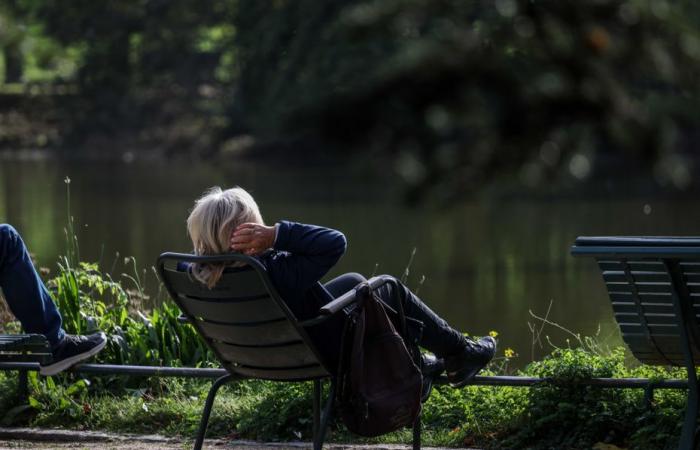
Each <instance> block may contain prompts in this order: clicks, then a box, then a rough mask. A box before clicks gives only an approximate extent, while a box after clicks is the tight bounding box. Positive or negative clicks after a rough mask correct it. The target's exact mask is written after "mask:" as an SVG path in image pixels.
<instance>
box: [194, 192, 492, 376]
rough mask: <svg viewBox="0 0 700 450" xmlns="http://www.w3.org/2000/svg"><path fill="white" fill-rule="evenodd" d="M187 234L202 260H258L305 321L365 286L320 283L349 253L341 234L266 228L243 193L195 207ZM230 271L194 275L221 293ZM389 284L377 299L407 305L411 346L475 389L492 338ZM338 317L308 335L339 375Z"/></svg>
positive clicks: (217, 267) (217, 268) (201, 270)
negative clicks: (236, 256)
mask: <svg viewBox="0 0 700 450" xmlns="http://www.w3.org/2000/svg"><path fill="white" fill-rule="evenodd" d="M187 230H188V233H189V236H190V238H191V239H192V244H193V246H194V252H195V253H196V254H198V255H210V254H222V253H228V252H230V251H236V252H241V253H245V254H247V255H250V256H254V257H255V258H257V259H258V260H259V261H260V262H261V263H262V264H263V265H264V266H265V268H266V269H267V272H268V275H269V277H270V280H271V281H272V284H273V285H274V286H275V288H276V289H277V291H278V292H279V294H280V296H281V297H282V299H283V300H284V301H285V303H286V304H287V306H289V308H290V310H291V311H292V312H293V313H294V315H295V316H296V317H297V319H299V320H305V319H310V318H312V317H315V316H316V315H317V314H318V310H319V309H320V308H321V306H323V305H325V304H327V303H329V302H331V301H332V300H333V299H335V298H337V297H339V296H341V295H343V294H344V293H346V292H348V291H350V290H351V289H353V288H354V287H356V286H357V285H358V284H360V283H362V282H364V281H366V280H365V278H364V277H363V276H362V275H360V274H358V273H346V274H344V275H341V276H339V277H337V278H335V279H333V280H331V281H329V282H327V283H325V284H322V283H320V282H319V280H321V278H322V277H323V276H324V275H325V274H326V273H327V272H328V271H329V270H330V269H331V268H332V267H333V266H334V265H335V264H336V263H337V262H338V260H339V259H340V257H341V256H342V255H343V254H344V253H345V249H346V240H345V236H344V235H343V234H342V233H341V232H340V231H337V230H333V229H330V228H325V227H320V226H316V225H307V224H302V223H298V222H292V221H286V220H282V221H280V222H277V223H276V224H275V225H272V226H267V225H265V223H264V221H263V219H262V215H261V214H260V211H259V208H258V205H257V204H256V202H255V200H254V199H253V197H252V196H251V195H250V194H249V193H248V192H246V191H245V190H244V189H241V188H233V189H227V190H225V191H224V190H221V188H218V187H215V188H212V189H210V190H209V191H208V192H207V193H206V194H205V195H204V196H203V197H201V198H200V199H198V200H196V202H195V205H194V208H193V210H192V212H191V213H190V215H189V217H188V219H187ZM224 269H225V267H224V266H223V265H221V264H196V265H194V266H191V267H190V270H191V271H192V274H193V275H194V276H195V278H197V279H198V280H200V281H201V282H202V283H204V284H206V285H207V286H209V287H210V288H211V287H213V286H214V285H216V282H217V281H218V280H219V278H220V277H221V274H222V272H223V271H224ZM392 279H393V280H394V281H395V282H396V283H390V284H385V285H383V286H382V287H381V288H379V289H378V290H377V291H376V293H377V295H378V296H379V298H380V299H381V300H382V301H383V302H384V303H385V304H387V305H388V306H390V307H392V308H393V309H394V310H396V309H397V307H398V306H399V303H398V302H402V303H401V304H402V305H403V309H404V312H405V314H406V317H407V318H409V319H415V320H414V321H411V322H412V323H414V324H416V323H419V322H420V323H422V327H409V330H408V333H409V339H412V340H414V341H416V342H417V343H418V344H419V345H420V346H421V347H423V348H425V349H427V350H429V351H430V352H432V353H434V354H435V355H436V356H437V357H438V358H443V359H444V361H445V370H446V372H447V377H448V379H449V381H450V383H451V384H452V385H453V386H455V387H460V386H463V385H465V384H466V383H468V382H469V381H470V380H471V379H472V378H473V377H474V376H475V375H476V373H477V372H478V371H480V370H481V369H482V368H484V367H485V366H486V364H488V362H489V361H490V360H491V359H492V358H493V356H494V354H495V352H496V341H495V340H494V339H493V338H492V337H490V336H487V337H485V338H482V339H480V340H478V341H474V340H472V339H469V338H467V337H465V336H464V335H463V334H462V333H460V332H459V331H457V330H455V329H454V328H452V327H450V326H449V325H448V323H447V322H446V321H445V320H443V319H442V318H440V317H439V316H438V315H437V314H435V313H434V312H433V311H432V310H431V309H430V308H429V307H428V306H427V305H426V304H425V303H423V301H421V299H420V298H418V296H416V295H415V294H414V293H413V292H411V291H410V289H408V288H407V287H406V286H405V285H403V284H402V283H401V282H400V281H398V280H396V279H395V278H393V277H392ZM345 317H346V316H344V315H337V316H335V317H334V318H333V320H329V321H327V322H325V323H323V324H321V325H318V326H316V327H312V328H310V329H308V330H307V331H308V333H309V336H310V337H311V339H312V340H313V341H314V344H315V345H316V346H317V347H318V349H319V351H320V352H321V356H322V357H323V359H324V360H325V361H324V362H325V363H326V365H327V367H329V368H335V367H337V364H338V361H339V358H340V354H339V353H340V345H341V343H340V340H341V333H342V330H343V324H344V320H345Z"/></svg>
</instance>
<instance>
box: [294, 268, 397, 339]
mask: <svg viewBox="0 0 700 450" xmlns="http://www.w3.org/2000/svg"><path fill="white" fill-rule="evenodd" d="M388 281H389V280H388V279H387V278H385V277H372V278H370V279H369V280H368V281H367V282H365V283H361V284H359V285H358V286H357V287H355V288H354V289H352V290H350V291H348V292H346V293H345V294H343V295H341V296H340V297H338V298H336V299H335V300H333V301H332V302H330V303H328V304H326V305H324V306H323V307H321V309H319V310H318V312H319V315H318V316H316V317H314V318H313V319H309V320H305V321H303V322H301V325H302V326H304V327H308V326H313V325H318V324H319V323H322V322H325V321H326V320H327V319H329V318H330V317H331V316H333V315H335V314H337V313H338V312H340V311H342V310H343V308H346V307H348V306H350V305H352V304H353V303H356V302H357V300H358V299H359V298H360V296H359V295H358V294H359V293H360V291H361V290H363V289H371V290H375V289H377V288H379V287H380V286H382V285H384V284H385V283H387V282H388Z"/></svg>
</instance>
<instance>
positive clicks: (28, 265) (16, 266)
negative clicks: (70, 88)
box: [0, 224, 65, 347]
mask: <svg viewBox="0 0 700 450" xmlns="http://www.w3.org/2000/svg"><path fill="white" fill-rule="evenodd" d="M0 288H2V292H3V294H4V296H5V300H7V304H8V306H9V307H10V310H11V311H12V313H13V314H14V315H15V317H16V318H17V319H18V320H19V321H20V322H21V323H22V328H24V331H25V332H26V333H37V334H43V335H45V336H46V339H48V341H49V343H50V344H51V345H52V346H54V347H55V346H56V345H57V344H58V343H60V342H61V341H62V340H63V336H64V335H65V332H64V331H63V328H61V323H62V322H61V314H60V313H59V312H58V309H57V308H56V305H55V304H54V302H53V300H52V299H51V295H49V291H48V290H47V289H46V286H44V283H43V282H42V281H41V278H39V274H37V273H36V270H34V265H33V264H32V260H31V258H30V257H29V252H28V251H27V247H26V246H25V245H24V242H23V241H22V237H21V236H20V235H19V233H18V232H17V230H15V229H14V228H12V227H11V226H10V225H7V224H0Z"/></svg>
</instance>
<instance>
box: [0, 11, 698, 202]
mask: <svg viewBox="0 0 700 450" xmlns="http://www.w3.org/2000/svg"><path fill="white" fill-rule="evenodd" d="M0 19H2V20H3V23H4V24H9V25H7V26H5V27H4V28H2V29H0V47H1V48H2V52H3V55H4V58H3V60H4V67H5V78H6V79H7V80H6V81H17V79H21V78H22V71H23V69H24V65H23V63H26V61H30V62H31V61H35V60H36V59H37V58H36V57H35V55H32V56H33V57H34V59H31V58H30V59H28V58H27V55H25V58H24V59H22V58H21V57H18V55H20V56H21V53H18V51H19V50H18V49H21V48H23V47H22V45H21V42H22V40H23V39H25V38H26V36H27V33H30V32H34V31H36V30H39V31H38V32H40V33H41V34H42V36H48V39H51V40H53V41H52V42H55V43H56V44H55V45H60V46H63V47H64V48H66V49H71V51H72V53H70V54H71V55H74V56H73V59H74V63H75V66H76V70H75V72H74V73H73V75H72V79H71V80H69V81H71V82H73V83H75V84H76V85H77V86H78V92H79V93H80V96H81V101H82V103H81V104H80V107H74V105H72V104H71V108H72V111H79V112H81V113H82V115H80V114H77V118H76V121H77V122H78V123H86V124H87V128H90V127H93V128H94V124H95V123H96V122H100V123H102V124H107V125H108V126H109V127H111V128H110V129H111V130H112V131H113V132H114V131H115V130H116V132H118V131H119V130H122V129H124V127H123V125H124V124H125V123H126V124H128V125H129V127H127V129H130V130H132V131H131V132H133V130H138V129H139V127H140V128H142V129H144V130H146V131H147V132H150V130H154V129H159V128H160V127H161V126H168V124H171V123H175V118H176V117H188V119H187V120H190V119H189V115H191V114H193V117H194V118H193V119H191V120H192V121H199V123H203V124H206V126H200V127H199V128H197V127H195V129H196V132H194V133H193V134H196V135H198V136H205V138H203V139H204V140H203V142H204V143H205V145H206V146H207V147H208V148H209V149H210V150H209V151H207V152H206V153H216V151H215V149H216V147H217V145H218V144H217V142H218V143H221V142H222V141H223V140H225V139H228V138H231V137H234V138H235V137H237V136H252V138H253V140H257V141H258V142H264V141H267V142H270V141H274V142H302V143H303V142H315V143H320V144H322V146H323V148H324V149H328V151H329V152H331V151H335V152H336V154H337V155H340V156H343V155H348V154H350V155H356V156H359V157H362V156H366V155H381V156H384V158H383V160H382V162H381V163H382V164H384V163H385V162H386V160H387V159H389V160H390V161H391V163H392V164H393V165H394V168H395V169H396V170H397V171H398V172H399V173H400V174H401V175H402V176H403V177H404V178H405V180H406V181H407V182H408V183H409V185H410V186H412V188H413V189H414V191H415V192H416V193H418V192H423V191H425V190H426V189H425V188H426V187H430V188H431V189H432V191H433V192H437V193H440V195H452V194H454V193H462V192H470V191H474V190H476V189H478V188H479V187H481V186H483V185H485V184H488V183H490V182H493V181H494V180H507V181H508V182H511V181H510V180H516V181H517V182H518V183H523V184H525V185H537V184H539V183H540V182H543V181H547V180H550V179H553V178H565V179H571V180H583V179H589V178H590V177H591V176H592V175H595V174H596V173H601V172H604V171H605V170H611V168H612V167H618V168H620V167H622V168H625V169H628V168H632V169H634V170H641V171H646V172H648V173H650V174H654V175H655V177H656V179H657V180H658V181H659V182H660V183H664V184H667V185H669V186H674V187H676V188H680V189H685V188H688V187H690V186H691V185H693V184H694V182H693V175H694V172H693V170H692V168H691V166H690V165H689V164H688V163H687V160H688V157H689V156H690V155H691V154H692V152H693V150H694V149H695V148H697V147H698V145H699V143H700V134H699V133H698V124H699V123H700V120H699V119H700V117H699V114H700V113H699V112H698V111H699V109H698V107H697V106H698V83H697V80H698V79H700V78H699V77H698V75H699V73H698V72H699V71H700V28H699V26H698V23H700V22H698V21H699V20H700V6H699V5H698V4H697V2H694V1H690V0H683V1H680V0H679V1H674V2H671V1H665V0H654V1H653V2H651V1H648V0H591V1H579V0H469V1H464V0H335V1H327V2H319V1H315V0H296V1H291V0H276V1H257V0H224V1H217V2H198V1H194V0H174V1H163V0H124V1H119V2H95V1H87V0H79V1H77V2H69V3H66V2H58V1H56V0H11V1H9V2H7V3H6V5H5V6H3V7H2V8H0ZM27 24H29V25H27ZM22 30H30V31H29V32H27V31H22ZM32 30H34V31H32ZM30 34H31V33H30ZM42 39H47V38H42ZM25 47H26V46H25ZM51 49H52V50H51V51H44V54H45V55H51V54H52V53H55V52H54V51H53V49H54V47H51ZM46 59H50V56H48V57H46ZM33 64H35V63H33ZM63 81H65V80H63ZM193 111H194V112H196V114H195V113H193ZM153 117H166V119H163V120H160V122H157V123H156V122H154V119H153ZM170 126H172V125H170ZM85 128H86V127H83V128H80V127H78V128H77V129H78V130H84V129H85ZM177 129H182V126H179V125H178V127H177ZM207 136H208V137H207ZM197 139H199V138H197ZM176 147H181V148H180V150H179V151H181V152H183V153H186V152H188V151H193V150H191V149H190V147H189V146H188V145H187V144H186V143H185V144H182V145H178V146H176ZM300 148H303V146H300ZM252 151H253V152H254V153H255V152H258V154H260V153H264V152H266V147H265V146H258V147H254V148H253V150H252ZM294 157H295V158H301V159H303V158H304V154H303V151H297V152H296V153H295V155H294ZM616 164H617V166H616Z"/></svg>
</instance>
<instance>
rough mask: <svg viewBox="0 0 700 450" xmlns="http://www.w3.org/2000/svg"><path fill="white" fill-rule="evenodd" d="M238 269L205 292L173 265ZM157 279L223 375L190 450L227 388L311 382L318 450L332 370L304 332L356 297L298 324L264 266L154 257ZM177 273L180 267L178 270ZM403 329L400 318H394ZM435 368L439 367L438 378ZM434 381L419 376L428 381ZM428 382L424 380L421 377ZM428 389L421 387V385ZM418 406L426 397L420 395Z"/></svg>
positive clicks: (238, 258) (233, 258)
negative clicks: (249, 381)
mask: <svg viewBox="0 0 700 450" xmlns="http://www.w3.org/2000/svg"><path fill="white" fill-rule="evenodd" d="M213 262H216V263H222V262H224V263H228V264H230V263H234V262H238V263H242V264H243V265H244V266H243V267H240V268H231V269H227V270H226V271H225V272H224V273H223V275H222V278H221V279H220V280H219V282H217V284H216V286H214V288H212V289H208V288H207V287H206V286H205V285H203V284H202V283H200V282H198V281H197V280H195V279H194V278H193V277H192V275H191V274H190V273H188V272H187V271H185V270H178V264H179V263H213ZM157 268H158V274H159V276H160V278H161V281H163V284H164V285H165V287H166V288H167V290H168V292H169V293H170V295H171V297H172V298H173V300H174V301H175V303H177V305H178V306H179V307H180V309H181V310H182V312H183V313H184V315H185V316H186V318H187V321H188V322H189V323H190V324H191V325H192V326H193V327H194V328H195V329H196V330H197V331H198V332H199V334H200V335H201V337H202V338H203V339H204V341H205V342H206V343H207V345H208V346H209V348H211V350H212V351H213V352H214V354H215V355H216V356H217V358H218V359H219V361H220V362H221V364H222V366H223V367H224V368H225V369H226V370H227V372H228V373H227V374H226V375H225V376H223V377H221V378H219V379H217V380H216V381H215V382H214V383H213V385H212V387H211V389H210V391H209V395H208V396H207V400H206V403H205V406H204V411H203V412H202V420H201V424H200V428H199V430H198V432H197V438H196V441H195V445H194V448H195V450H198V449H200V448H201V447H202V444H203V441H204V436H205V433H206V429H207V423H208V420H209V415H210V413H211V409H212V406H213V403H214V398H215V396H216V393H217V391H218V389H219V388H220V387H221V386H222V385H224V384H225V383H227V382H229V381H233V380H236V379H243V378H258V379H265V380H275V381H313V382H314V398H313V406H314V421H313V424H314V449H318V450H320V449H321V447H322V446H323V441H324V437H325V432H326V428H327V426H328V421H329V419H330V416H331V410H332V406H333V402H334V395H335V384H336V380H335V377H334V376H333V373H334V371H333V370H332V369H331V368H329V367H326V365H325V364H324V362H323V361H322V359H321V357H320V355H319V353H318V350H317V349H316V347H315V345H314V344H313V342H312V341H311V340H310V339H309V336H308V335H307V332H306V329H307V328H308V327H312V326H315V325H318V324H320V323H322V322H324V321H325V320H327V319H328V318H330V317H331V316H333V315H334V314H338V313H340V312H341V310H342V309H343V308H344V307H346V306H348V305H350V304H351V303H353V302H354V301H356V300H357V298H359V295H357V292H356V290H353V291H350V292H349V293H347V294H345V295H343V296H341V297H340V298H338V299H336V300H334V301H333V302H331V303H329V304H328V305H325V306H324V307H323V308H321V309H320V310H319V315H318V316H317V317H315V318H313V319H309V320H306V321H298V320H297V319H296V318H295V317H294V315H293V314H292V312H291V311H290V310H289V308H288V307H287V306H286V304H285V303H284V301H283V300H282V299H281V298H280V296H279V294H278V293H277V292H276V290H275V288H274V286H273V285H272V283H271V282H270V279H269V278H268V276H267V271H266V270H265V267H264V266H263V265H262V264H261V263H260V262H259V261H258V260H257V259H255V258H252V257H249V256H245V255H242V254H227V255H215V256H194V255H190V254H178V253H164V254H162V255H161V256H160V257H159V258H158V264H157ZM180 268H182V267H180ZM387 282H390V280H389V279H387V278H384V277H374V278H372V279H371V280H369V281H368V283H367V286H366V288H367V289H376V288H377V287H379V286H381V285H382V284H384V283H387ZM399 317H400V319H399V320H400V323H404V321H405V318H404V316H403V311H399ZM439 370H441V368H440V367H439V366H438V371H439ZM433 375H435V374H432V373H431V374H425V373H424V379H428V380H430V381H432V376H433ZM428 377H430V378H428ZM323 379H329V380H330V388H329V392H328V398H327V400H326V404H325V406H324V407H323V411H321V380H323ZM426 386H428V385H426ZM424 394H425V395H424V399H425V398H427V395H429V388H426V389H425V392H424ZM413 438H414V440H413V448H414V449H419V448H420V417H419V418H418V420H416V423H415V424H414V427H413Z"/></svg>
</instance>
